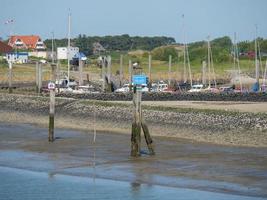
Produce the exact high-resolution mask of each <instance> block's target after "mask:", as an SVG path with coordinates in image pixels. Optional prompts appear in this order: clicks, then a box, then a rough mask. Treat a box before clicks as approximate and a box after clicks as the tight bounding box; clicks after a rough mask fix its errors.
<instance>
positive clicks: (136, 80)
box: [132, 75, 147, 85]
mask: <svg viewBox="0 0 267 200" xmlns="http://www.w3.org/2000/svg"><path fill="white" fill-rule="evenodd" d="M132 81H133V84H134V85H146V84H147V82H146V81H147V77H146V75H134V76H133V80H132Z"/></svg>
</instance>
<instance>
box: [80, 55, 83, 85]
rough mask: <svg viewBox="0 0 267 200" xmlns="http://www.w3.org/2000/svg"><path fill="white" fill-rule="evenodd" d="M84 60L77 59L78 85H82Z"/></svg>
mask: <svg viewBox="0 0 267 200" xmlns="http://www.w3.org/2000/svg"><path fill="white" fill-rule="evenodd" d="M83 67H84V60H81V59H79V86H81V85H83Z"/></svg>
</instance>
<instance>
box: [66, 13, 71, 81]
mask: <svg viewBox="0 0 267 200" xmlns="http://www.w3.org/2000/svg"><path fill="white" fill-rule="evenodd" d="M68 19H69V20H68V22H69V23H68V51H67V56H68V83H69V81H70V19H71V14H70V11H69V17H68Z"/></svg>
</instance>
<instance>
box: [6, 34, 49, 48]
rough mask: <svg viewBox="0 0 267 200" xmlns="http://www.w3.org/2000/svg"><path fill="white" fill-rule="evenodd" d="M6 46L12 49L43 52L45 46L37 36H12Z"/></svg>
mask: <svg viewBox="0 0 267 200" xmlns="http://www.w3.org/2000/svg"><path fill="white" fill-rule="evenodd" d="M8 44H9V45H10V46H11V47H13V48H14V49H25V50H35V51H43V50H45V49H46V46H45V44H44V43H43V41H42V39H41V38H40V37H39V36H38V35H12V36H10V38H9V41H8Z"/></svg>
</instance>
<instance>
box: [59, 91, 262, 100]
mask: <svg viewBox="0 0 267 200" xmlns="http://www.w3.org/2000/svg"><path fill="white" fill-rule="evenodd" d="M58 96H60V97H71V98H76V99H95V100H103V101H130V100H132V93H123V94H122V93H104V94H103V93H92V94H71V93H69V94H58ZM142 99H143V100H144V101H253V102H267V93H244V94H240V93H233V94H222V93H218V94H213V93H143V95H142Z"/></svg>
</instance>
